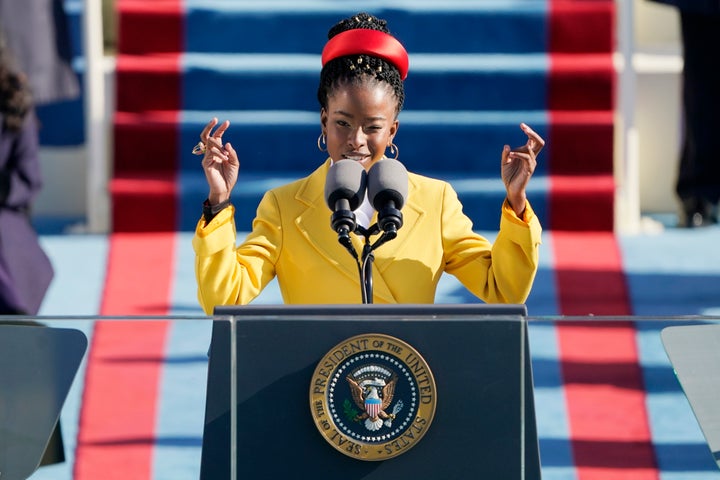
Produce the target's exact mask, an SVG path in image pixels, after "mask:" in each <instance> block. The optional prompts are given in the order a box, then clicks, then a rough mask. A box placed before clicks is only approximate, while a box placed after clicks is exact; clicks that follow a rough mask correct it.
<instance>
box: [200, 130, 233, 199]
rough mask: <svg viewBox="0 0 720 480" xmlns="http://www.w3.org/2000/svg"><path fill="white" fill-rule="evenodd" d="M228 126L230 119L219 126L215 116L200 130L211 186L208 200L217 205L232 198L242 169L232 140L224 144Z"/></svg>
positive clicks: (203, 164)
mask: <svg viewBox="0 0 720 480" xmlns="http://www.w3.org/2000/svg"><path fill="white" fill-rule="evenodd" d="M216 126H217V128H215V127H216ZM228 127H230V121H229V120H225V121H224V122H223V123H222V124H220V125H219V126H218V119H217V118H215V117H213V119H212V120H210V122H209V123H208V124H207V125H205V128H204V129H203V131H202V132H200V142H201V143H202V144H203V145H205V148H204V150H205V151H204V155H203V159H202V166H203V170H204V171H205V178H207V182H208V185H209V187H210V193H209V194H208V200H209V202H210V204H211V205H217V204H218V203H221V202H224V201H225V200H228V199H229V198H230V193H231V192H232V189H233V188H234V187H235V184H236V183H237V179H238V171H239V170H240V161H239V160H238V156H237V152H235V149H234V148H233V147H232V145H231V144H230V142H227V143H225V145H223V141H222V136H223V134H224V133H225V131H226V130H227V129H228ZM213 129H215V130H214V131H213Z"/></svg>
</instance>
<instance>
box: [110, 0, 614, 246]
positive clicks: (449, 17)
mask: <svg viewBox="0 0 720 480" xmlns="http://www.w3.org/2000/svg"><path fill="white" fill-rule="evenodd" d="M614 8H615V7H614V2H613V1H611V0H585V1H581V0H575V1H573V0H503V1H476V2H470V1H462V0H449V1H442V2H439V1H437V0H432V1H429V0H413V1H403V0H385V1H382V2H380V1H365V2H353V1H350V2H337V1H332V0H302V1H289V0H288V1H285V0H264V1H263V2H255V1H249V0H236V1H228V0H185V1H180V0H154V1H153V2H146V1H144V0H118V2H117V9H118V19H119V24H118V25H119V28H118V56H117V77H116V82H117V83H116V84H117V92H116V112H115V117H114V137H115V139H114V165H113V169H114V172H113V178H112V179H111V182H110V190H111V195H112V202H113V220H112V226H113V230H114V231H116V232H124V231H135V232H136V231H173V230H181V231H191V230H193V229H194V227H195V224H196V222H197V220H198V219H199V216H200V211H201V203H202V201H203V200H204V199H205V197H206V196H207V184H206V181H205V178H204V174H203V171H202V168H201V166H200V158H199V157H196V156H193V155H192V154H191V153H190V151H191V149H192V147H193V145H195V143H197V141H198V139H199V138H198V135H199V133H200V131H201V130H202V128H203V126H204V125H205V124H206V123H207V122H208V121H209V120H210V119H211V118H212V117H213V116H217V117H218V118H219V119H220V120H221V121H222V120H224V119H229V120H230V121H231V126H230V129H229V131H228V132H227V133H226V134H225V139H226V140H227V141H231V142H232V144H233V146H234V147H235V149H236V150H237V151H238V152H239V154H240V157H241V158H240V162H241V167H240V179H239V182H238V184H237V186H236V188H235V190H234V192H233V195H232V197H233V202H234V204H235V205H236V207H237V214H236V221H237V228H238V230H240V231H244V230H249V229H250V226H251V221H252V218H253V217H254V214H255V207H256V206H257V203H258V202H259V200H260V198H261V196H262V194H263V193H264V192H265V191H266V190H267V189H268V188H271V187H273V186H275V185H279V184H281V183H285V182H287V181H289V180H292V179H295V178H298V177H300V176H304V175H306V174H308V173H309V172H311V171H312V170H313V169H314V168H315V167H316V166H317V165H319V164H320V163H321V162H322V161H324V159H325V156H324V154H322V153H320V152H319V151H318V150H317V148H316V146H315V141H316V139H317V136H318V135H319V133H320V127H319V105H318V103H317V100H316V95H315V94H316V89H317V82H318V77H319V71H320V51H321V50H322V47H323V45H324V44H325V42H326V39H327V30H328V29H329V28H330V27H331V26H332V25H333V24H335V23H336V22H337V21H338V20H340V19H341V18H344V17H346V16H348V15H351V14H352V13H356V12H359V11H367V12H370V13H373V14H375V15H377V16H379V17H382V18H385V19H386V20H388V25H389V27H390V29H391V32H392V33H393V34H394V35H395V36H396V37H397V38H398V39H399V40H400V41H401V42H402V43H403V44H404V45H405V47H406V48H407V50H408V52H409V54H410V73H409V76H408V78H407V80H406V84H405V86H406V101H405V108H404V110H403V112H401V114H400V130H399V132H398V135H397V136H396V138H395V143H396V144H397V145H398V146H399V150H400V160H401V161H402V162H403V163H404V164H405V165H406V167H407V168H408V170H411V171H414V172H417V173H421V174H426V175H430V176H434V177H438V178H443V179H447V180H449V181H450V182H451V183H452V184H453V186H454V187H455V188H456V190H457V191H458V194H459V196H460V199H461V201H462V202H463V204H464V207H465V211H466V213H467V214H468V215H469V216H470V217H471V218H472V219H473V220H474V224H475V228H476V229H477V230H491V231H493V230H496V229H497V228H498V225H499V214H500V205H501V202H502V200H503V198H504V193H505V192H504V187H503V185H502V182H501V180H500V152H501V149H502V146H503V144H505V143H508V144H510V145H511V146H518V145H521V144H524V143H525V137H524V135H523V134H522V131H521V130H520V128H519V126H518V125H519V123H520V122H523V121H524V122H526V123H528V124H529V125H530V126H531V127H533V129H535V130H536V131H537V132H538V133H540V134H541V135H542V136H543V137H544V138H545V140H546V142H547V144H546V148H545V149H544V150H543V152H542V153H541V156H540V158H539V163H538V167H537V170H536V173H535V175H534V177H533V179H532V180H531V183H530V187H529V191H528V196H529V198H530V201H531V202H532V205H533V207H534V209H535V211H536V212H537V214H538V215H539V217H540V220H541V222H542V224H543V226H544V227H545V228H546V229H555V230H572V231H588V230H595V231H598V230H599V231H612V229H613V202H614V190H615V186H614V182H613V107H614V91H613V90H614V76H615V73H614V70H613V64H612V52H613V49H614V43H613V42H614V39H613V32H614ZM328 216H329V212H328ZM328 218H329V217H328Z"/></svg>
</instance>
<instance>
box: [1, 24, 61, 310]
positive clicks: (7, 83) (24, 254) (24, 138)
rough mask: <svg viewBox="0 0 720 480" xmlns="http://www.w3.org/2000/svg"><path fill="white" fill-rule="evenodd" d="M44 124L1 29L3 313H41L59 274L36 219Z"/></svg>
mask: <svg viewBox="0 0 720 480" xmlns="http://www.w3.org/2000/svg"><path fill="white" fill-rule="evenodd" d="M38 143H39V141H38V127H37V120H36V118H35V113H34V108H33V103H32V98H31V95H30V89H29V86H28V82H27V78H26V77H25V76H24V75H23V74H21V73H19V72H18V71H17V70H16V69H15V68H14V65H13V64H12V63H11V59H10V54H9V52H8V50H7V48H6V46H5V42H4V39H3V38H2V32H0V315H8V314H25V315H35V314H37V313H38V311H39V309H40V304H41V303H42V300H43V298H44V296H45V292H46V291H47V288H48V286H49V284H50V281H51V280H52V277H53V269H52V265H51V264H50V261H49V260H48V258H47V256H46V255H45V253H44V252H43V250H42V248H41V247H40V244H39V243H38V238H37V234H36V233H35V230H34V229H33V227H32V225H31V224H30V218H29V215H30V209H31V207H32V203H33V201H34V200H35V198H36V197H37V195H38V193H39V192H40V188H41V186H42V181H41V176H40V159H39V157H38V148H39V147H38Z"/></svg>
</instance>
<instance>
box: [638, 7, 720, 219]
mask: <svg viewBox="0 0 720 480" xmlns="http://www.w3.org/2000/svg"><path fill="white" fill-rule="evenodd" d="M651 1H654V2H657V3H663V4H666V5H673V6H675V7H677V9H678V13H679V14H680V29H681V34H682V55H683V72H682V107H683V117H682V124H683V138H682V148H681V151H680V165H679V169H678V177H677V183H676V188H675V191H676V193H677V195H678V197H679V199H680V203H681V207H682V211H681V212H680V221H679V226H681V227H688V228H693V227H702V226H707V225H713V224H716V223H717V222H718V200H720V150H718V148H717V134H718V133H717V132H718V131H720V116H718V112H719V111H720V69H718V68H717V63H718V60H717V59H718V47H720V0H651Z"/></svg>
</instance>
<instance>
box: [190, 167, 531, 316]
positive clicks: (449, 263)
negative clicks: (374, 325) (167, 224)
mask: <svg viewBox="0 0 720 480" xmlns="http://www.w3.org/2000/svg"><path fill="white" fill-rule="evenodd" d="M329 167H330V160H328V161H326V162H325V163H324V164H323V165H321V166H320V167H319V168H318V169H317V170H315V171H314V172H313V173H312V174H310V175H309V176H307V177H305V178H303V179H300V180H297V181H294V182H292V183H289V184H287V185H284V186H281V187H278V188H275V189H272V190H269V191H268V192H266V193H265V195H264V197H263V199H262V201H261V202H260V204H259V206H258V209H257V216H256V218H255V220H254V221H253V226H252V231H251V232H250V233H249V235H248V236H247V238H246V239H245V241H244V242H243V243H242V244H241V245H240V246H239V247H236V241H237V240H236V231H235V223H234V213H235V210H234V208H233V207H232V206H230V207H228V208H226V209H224V210H223V211H221V212H220V213H219V214H218V215H217V216H216V217H215V218H214V219H213V220H212V221H210V222H209V223H208V224H207V225H205V221H204V220H203V219H201V220H200V221H199V222H198V225H197V228H196V231H195V236H194V238H193V248H194V250H195V274H196V277H197V284H198V299H199V301H200V305H201V306H202V307H203V309H204V310H205V312H206V313H208V314H210V313H212V310H213V308H214V307H215V306H216V305H232V304H247V303H249V302H250V301H252V300H253V299H254V298H255V297H256V296H257V295H258V294H260V292H261V291H262V290H263V288H264V287H265V286H266V285H267V284H268V283H269V282H270V281H271V280H273V278H275V276H277V278H278V285H279V287H280V291H281V293H282V296H283V300H284V302H285V303H289V304H293V303H294V304H331V303H332V304H357V303H362V298H361V287H360V275H359V272H358V266H357V263H356V261H355V259H354V258H353V257H352V256H351V255H350V253H349V252H348V251H347V250H346V249H345V248H344V247H343V246H342V245H340V244H339V243H338V239H337V233H335V231H333V229H332V228H331V226H330V216H331V214H332V212H331V211H330V209H329V208H328V206H327V204H326V203H325V194H324V189H325V178H326V176H327V172H328V169H329ZM408 176H409V184H408V195H407V200H406V202H405V206H404V207H403V208H402V214H403V226H402V227H401V228H400V230H399V231H398V236H397V238H395V239H393V240H391V241H389V242H387V243H385V244H384V245H381V246H380V247H378V249H376V250H375V252H374V255H375V261H374V263H373V266H372V269H373V270H372V273H373V293H374V295H373V303H432V302H433V301H434V300H435V291H436V288H437V284H438V281H439V280H440V276H441V275H442V273H443V272H447V273H450V274H452V275H455V276H456V277H457V278H458V279H459V280H460V281H461V282H462V283H463V284H464V285H465V287H467V288H468V290H470V291H471V292H472V293H473V294H475V295H476V296H477V297H479V298H480V299H482V300H484V301H485V302H488V303H524V302H525V300H526V299H527V296H528V294H529V293H530V289H531V287H532V283H533V280H534V278H535V273H536V272H537V266H538V247H539V245H540V235H541V231H542V229H541V227H540V223H539V221H538V219H537V217H536V216H535V214H534V212H533V211H532V209H531V207H530V205H529V204H528V205H527V207H526V211H525V214H524V219H519V218H518V217H517V216H516V215H515V213H514V212H513V210H512V209H511V208H510V206H509V205H508V204H507V202H505V204H504V205H503V210H502V215H501V220H500V231H499V233H498V236H497V238H496V240H495V242H494V244H491V243H490V242H489V241H488V240H487V239H486V238H484V237H483V236H481V235H479V234H477V233H475V232H474V231H473V228H472V222H471V221H470V219H469V218H468V217H467V216H465V215H464V214H463V212H462V205H461V203H460V201H459V200H458V198H457V194H456V193H455V191H454V190H453V188H452V187H451V186H450V184H449V183H447V182H445V181H441V180H437V179H432V178H428V177H423V176H420V175H417V174H413V173H409V174H408ZM376 220H377V213H376V214H375V217H373V223H374V222H375V221H376ZM351 237H352V241H353V245H354V246H355V249H356V251H357V252H358V255H360V253H361V252H362V246H363V244H364V238H363V237H362V236H357V235H355V234H351ZM376 238H377V237H372V238H371V240H373V241H374V240H375V239H376Z"/></svg>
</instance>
